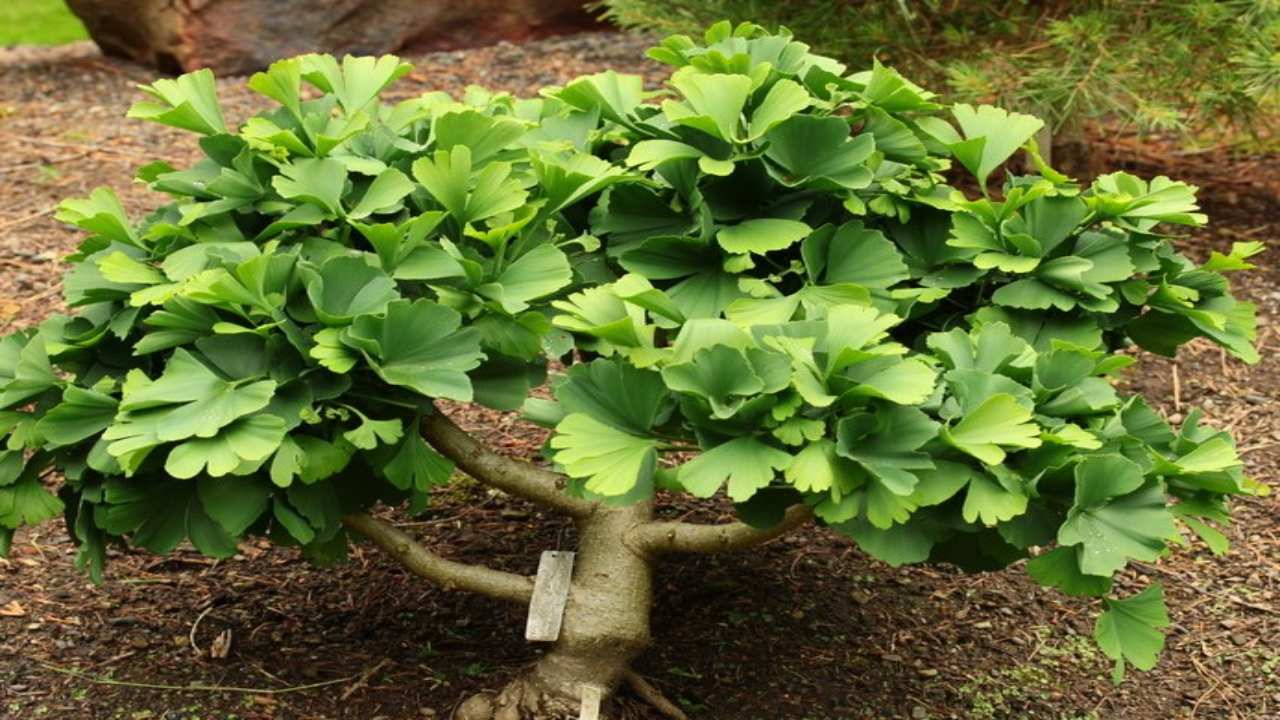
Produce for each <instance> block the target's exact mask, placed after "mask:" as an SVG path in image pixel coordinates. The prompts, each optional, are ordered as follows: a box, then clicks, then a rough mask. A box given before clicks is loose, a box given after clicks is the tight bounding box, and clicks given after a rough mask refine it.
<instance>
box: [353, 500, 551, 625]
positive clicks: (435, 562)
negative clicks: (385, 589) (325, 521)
mask: <svg viewBox="0 0 1280 720" xmlns="http://www.w3.org/2000/svg"><path fill="white" fill-rule="evenodd" d="M342 523H343V524H344V525H346V526H347V527H348V528H350V529H352V530H354V531H356V532H358V533H360V534H361V535H363V536H365V537H366V538H368V539H369V540H371V541H372V542H373V543H374V544H375V545H377V546H378V547H380V548H382V549H383V550H386V551H387V552H388V553H390V555H391V557H393V558H395V559H396V561H397V562H399V563H400V564H401V565H403V566H404V567H405V568H406V569H408V570H409V572H411V573H413V574H414V575H417V576H419V577H422V578H426V579H427V580H430V581H432V582H435V583H437V584H439V585H442V586H444V587H445V588H446V589H449V590H454V589H457V590H466V591H468V592H474V593H479V594H481V595H487V596H489V597H493V598H498V599H501V600H510V601H512V602H516V603H528V602H529V598H530V597H532V595H533V578H531V577H526V576H524V575H516V574H515V573H509V572H503V571H501V570H494V569H492V568H487V567H483V566H481V565H468V564H467V563H460V562H454V561H452V560H446V559H445V558H442V557H440V556H439V555H436V554H435V553H433V552H431V551H430V550H428V549H426V548H425V547H423V546H422V545H421V544H419V543H418V542H417V541H416V540H414V539H413V538H411V537H409V536H408V535H407V534H405V533H403V532H401V531H400V530H399V529H397V528H395V527H393V526H392V525H389V524H387V523H385V522H383V521H381V520H379V519H377V518H375V517H373V516H371V515H367V514H365V513H358V514H355V515H348V516H347V517H345V518H343V519H342Z"/></svg>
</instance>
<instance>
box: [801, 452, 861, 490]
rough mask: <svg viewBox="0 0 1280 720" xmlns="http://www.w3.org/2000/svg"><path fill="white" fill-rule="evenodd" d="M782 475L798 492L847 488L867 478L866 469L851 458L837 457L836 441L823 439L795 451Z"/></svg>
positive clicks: (855, 485) (857, 484) (859, 483)
mask: <svg viewBox="0 0 1280 720" xmlns="http://www.w3.org/2000/svg"><path fill="white" fill-rule="evenodd" d="M784 475H785V477H786V479H787V482H788V483H790V484H791V485H792V486H793V487H795V489H797V490H799V491H801V492H815V493H816V492H824V491H828V490H830V489H831V488H833V487H834V488H837V489H838V490H840V491H842V492H848V491H850V490H853V489H855V488H857V487H859V486H861V485H862V484H863V483H865V482H866V473H865V472H864V471H863V470H862V469H861V468H859V467H858V465H857V464H855V463H854V462H853V461H852V460H848V459H846V458H842V457H840V456H839V455H838V454H837V452H836V444H835V443H834V442H832V441H830V440H826V439H823V440H818V441H817V442H813V443H810V444H808V445H806V446H805V447H804V449H803V450H801V451H800V452H798V453H796V455H795V457H794V458H793V459H792V460H791V464H790V465H788V466H787V468H786V470H785V472H784Z"/></svg>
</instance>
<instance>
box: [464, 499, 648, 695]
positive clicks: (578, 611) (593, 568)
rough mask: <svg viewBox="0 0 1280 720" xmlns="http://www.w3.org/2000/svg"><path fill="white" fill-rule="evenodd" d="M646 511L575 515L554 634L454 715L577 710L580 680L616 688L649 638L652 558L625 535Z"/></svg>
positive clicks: (636, 508)
mask: <svg viewBox="0 0 1280 720" xmlns="http://www.w3.org/2000/svg"><path fill="white" fill-rule="evenodd" d="M651 516H652V508H651V506H650V505H649V504H648V503H642V504H639V505H634V506H630V507H622V508H610V509H600V510H598V511H597V512H595V513H593V514H592V515H591V516H589V517H586V518H583V519H581V520H580V521H579V530H580V542H579V547H578V554H577V558H576V560H575V563H574V573H573V581H572V584H571V586H570V590H569V602H568V605H567V606H566V607H565V613H564V623H563V625H562V628H561V631H560V638H559V640H557V641H556V642H555V643H554V644H553V645H552V646H551V648H550V650H549V651H548V652H547V654H546V655H544V656H543V657H542V659H541V660H539V661H538V662H537V663H535V664H534V665H533V666H532V667H531V668H530V669H529V670H528V671H527V672H526V673H525V674H523V675H522V676H521V677H519V678H517V679H516V680H515V681H513V682H512V683H511V684H510V685H508V686H507V687H506V689H504V690H503V691H502V692H500V693H498V694H497V695H496V696H488V695H483V696H476V697H473V698H471V699H469V700H468V701H467V702H465V703H463V705H462V706H461V707H460V708H459V709H458V712H457V714H456V718H457V719H458V720H528V719H530V718H537V719H538V720H542V719H543V718H560V717H577V716H578V711H579V709H580V707H581V698H582V692H583V688H584V687H586V686H595V687H596V688H598V689H599V690H600V691H601V695H602V696H603V697H606V698H607V697H609V696H610V695H611V694H612V693H613V692H614V691H615V690H616V689H617V688H618V686H619V685H620V684H621V683H622V682H623V680H624V679H625V677H626V675H627V673H628V671H629V668H630V666H631V662H632V661H633V660H635V658H636V657H637V656H639V655H640V653H642V652H644V650H645V649H646V648H647V647H648V646H649V610H650V607H651V606H652V603H653V566H652V560H651V558H650V557H649V556H648V555H647V553H646V552H644V551H643V550H642V549H639V548H636V547H632V546H630V545H629V544H628V543H627V542H626V538H627V537H628V536H629V535H630V534H632V531H633V530H634V529H635V528H636V527H637V526H638V525H640V524H642V523H645V522H648V521H649V519H650V518H651Z"/></svg>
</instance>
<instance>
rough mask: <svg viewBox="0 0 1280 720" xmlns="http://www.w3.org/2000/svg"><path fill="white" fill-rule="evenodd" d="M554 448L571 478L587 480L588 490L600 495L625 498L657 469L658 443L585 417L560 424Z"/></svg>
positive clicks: (570, 417) (569, 418)
mask: <svg viewBox="0 0 1280 720" xmlns="http://www.w3.org/2000/svg"><path fill="white" fill-rule="evenodd" d="M551 447H552V448H553V449H554V450H555V451H556V453H555V459H556V462H557V463H559V464H560V465H562V466H563V467H564V471H565V473H567V474H568V475H569V477H574V478H582V479H585V480H586V487H587V489H588V490H590V491H591V492H594V493H598V494H600V495H606V496H611V495H623V494H626V493H627V492H628V491H630V490H631V489H632V488H634V487H635V486H636V485H637V484H638V483H640V482H642V481H644V480H646V479H647V478H649V477H651V476H652V475H653V472H654V470H655V469H656V466H657V459H658V454H657V450H656V448H657V441H656V440H653V439H651V438H645V437H637V436H635V435H631V434H628V433H625V432H623V431H621V430H618V429H616V428H614V427H612V426H609V425H605V424H604V423H602V422H600V421H599V420H596V419H595V418H593V417H591V416H590V415H584V414H582V413H572V414H570V415H568V416H566V417H565V419H564V420H561V421H560V424H559V425H557V426H556V434H555V435H553V436H552V437H551Z"/></svg>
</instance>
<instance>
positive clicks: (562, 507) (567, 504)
mask: <svg viewBox="0 0 1280 720" xmlns="http://www.w3.org/2000/svg"><path fill="white" fill-rule="evenodd" d="M422 432H423V435H424V436H425V437H426V438H427V442H429V443H431V445H432V447H434V448H435V449H436V450H438V451H440V453H441V454H442V455H444V456H445V457H447V458H449V459H450V460H452V461H453V462H454V464H455V465H457V466H458V467H459V468H461V469H462V470H463V472H465V473H467V474H468V475H470V476H471V477H473V478H475V479H476V480H478V481H479V482H481V483H484V484H485V485H489V486H491V487H495V488H498V489H499V490H502V491H503V492H507V493H510V494H512V495H515V496H516V497H521V498H524V499H525V500H528V501H530V502H533V503H537V504H538V505H542V506H544V507H547V508H550V509H552V510H556V511H558V512H561V513H564V514H565V515H568V516H570V517H574V518H583V517H586V516H588V515H590V514H591V513H592V512H593V511H594V510H595V508H596V504H595V503H592V502H587V501H586V500H582V499H579V498H575V497H572V496H570V495H567V494H565V492H564V487H565V483H566V481H567V479H566V478H565V476H564V475H561V474H560V473H557V472H552V471H550V470H544V469H542V468H540V467H538V466H536V465H534V464H532V463H529V462H526V461H524V460H517V459H515V458H511V457H507V456H506V455H502V454H499V453H496V452H494V451H492V450H490V449H489V448H487V447H485V446H484V445H483V444H481V443H480V441H478V440H476V439H475V438H474V437H472V436H471V434H470V433H468V432H467V431H466V430H463V429H462V428H460V427H458V426H457V425H456V424H455V423H454V422H453V421H452V420H450V419H449V418H448V416H446V415H445V414H444V413H442V412H440V411H439V410H436V412H434V413H432V414H431V415H428V416H427V417H426V418H424V419H423V424H422Z"/></svg>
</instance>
